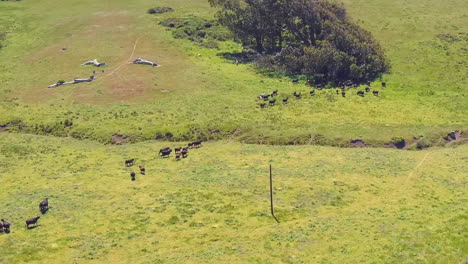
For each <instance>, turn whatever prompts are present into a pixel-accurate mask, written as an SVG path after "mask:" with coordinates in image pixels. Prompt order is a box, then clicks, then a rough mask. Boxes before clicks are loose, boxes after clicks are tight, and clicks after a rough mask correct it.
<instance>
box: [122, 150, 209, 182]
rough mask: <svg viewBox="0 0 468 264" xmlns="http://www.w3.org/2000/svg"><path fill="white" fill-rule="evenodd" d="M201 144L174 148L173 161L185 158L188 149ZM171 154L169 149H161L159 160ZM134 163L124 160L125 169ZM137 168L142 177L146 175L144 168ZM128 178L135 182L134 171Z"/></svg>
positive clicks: (132, 160) (131, 160)
mask: <svg viewBox="0 0 468 264" xmlns="http://www.w3.org/2000/svg"><path fill="white" fill-rule="evenodd" d="M201 144H202V142H201V141H194V142H191V143H188V145H187V147H177V148H174V152H175V160H176V161H179V160H181V159H185V158H187V157H188V153H189V149H193V148H199V147H201ZM171 153H172V149H171V148H170V147H167V148H162V149H160V150H159V156H160V157H161V158H169V157H170V156H171ZM134 163H135V159H129V160H125V167H131V166H133V165H134ZM138 167H139V169H140V173H141V174H142V175H146V169H145V168H144V167H142V166H138ZM130 177H131V179H132V181H135V180H136V173H135V172H134V171H132V172H130Z"/></svg>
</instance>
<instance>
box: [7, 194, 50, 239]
mask: <svg viewBox="0 0 468 264" xmlns="http://www.w3.org/2000/svg"><path fill="white" fill-rule="evenodd" d="M39 210H40V211H41V213H42V214H45V213H47V211H49V198H45V199H44V200H43V201H42V202H40V203H39ZM39 218H41V217H40V216H36V217H33V218H31V219H28V220H26V228H27V229H32V228H35V227H36V226H37V221H39ZM10 228H11V223H10V222H8V221H7V220H5V219H1V223H0V233H3V232H5V233H6V234H9V233H10Z"/></svg>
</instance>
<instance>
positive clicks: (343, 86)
mask: <svg viewBox="0 0 468 264" xmlns="http://www.w3.org/2000/svg"><path fill="white" fill-rule="evenodd" d="M292 81H293V83H298V82H299V80H298V79H293V80H292ZM307 83H308V84H309V85H312V83H313V82H312V81H311V80H307ZM366 85H367V86H366V88H365V89H364V91H362V90H359V91H357V92H356V94H357V95H359V96H361V97H364V96H365V95H366V93H369V92H370V91H371V83H370V82H367V83H366ZM339 86H340V89H336V94H337V95H339V94H340V90H341V96H342V97H345V98H346V92H347V91H348V90H349V89H351V88H354V89H356V88H357V87H358V86H359V84H357V83H353V82H352V81H346V82H341V83H339ZM315 87H316V90H322V89H323V85H320V84H318V85H315ZM385 87H387V83H385V82H382V88H385ZM316 90H315V89H312V90H311V91H310V92H309V94H310V96H315V95H316V92H315V91H316ZM372 94H373V95H374V96H379V91H378V90H373V91H372ZM277 95H278V90H274V91H273V92H271V94H265V93H263V94H260V95H259V96H258V97H257V98H258V99H260V100H263V101H265V103H260V104H259V106H260V108H265V107H266V105H267V103H266V101H268V104H269V105H270V106H274V105H275V104H276V99H275V97H276V96H277ZM293 96H294V97H295V98H296V99H302V94H301V93H298V92H296V91H295V92H294V93H293ZM282 101H283V104H287V103H288V101H289V97H286V98H283V99H282Z"/></svg>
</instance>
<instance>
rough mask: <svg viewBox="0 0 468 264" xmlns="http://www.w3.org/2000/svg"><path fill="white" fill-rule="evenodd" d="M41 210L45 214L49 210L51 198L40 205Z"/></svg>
mask: <svg viewBox="0 0 468 264" xmlns="http://www.w3.org/2000/svg"><path fill="white" fill-rule="evenodd" d="M39 209H40V210H41V213H43V214H45V213H46V212H47V211H48V210H49V198H45V199H44V200H43V201H42V202H40V203H39Z"/></svg>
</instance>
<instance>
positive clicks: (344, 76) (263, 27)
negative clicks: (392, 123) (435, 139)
mask: <svg viewBox="0 0 468 264" xmlns="http://www.w3.org/2000/svg"><path fill="white" fill-rule="evenodd" d="M208 1H209V3H210V4H211V6H213V7H216V8H219V11H218V13H217V18H218V19H219V21H220V23H221V24H223V25H224V26H226V27H227V28H228V29H229V30H230V31H231V32H232V33H233V34H234V36H235V38H236V39H237V40H238V41H240V42H241V43H242V45H243V46H244V48H245V49H249V50H254V51H256V52H257V54H260V55H259V56H258V57H257V59H256V60H255V64H256V65H257V66H258V67H259V68H260V69H262V70H265V71H270V72H280V73H283V74H287V75H306V76H308V77H309V78H311V79H314V80H315V81H317V82H330V81H332V82H339V81H343V80H353V81H357V82H363V81H367V80H370V79H373V78H375V77H377V76H379V75H380V74H381V73H383V72H385V71H387V70H388V69H389V64H388V61H387V59H386V58H385V55H384V52H383V50H382V48H381V46H380V45H379V43H378V42H377V41H376V40H375V39H374V38H373V37H372V35H371V33H370V32H368V31H366V30H364V29H362V28H360V27H359V26H358V25H356V24H354V23H352V22H351V21H350V19H349V18H348V16H347V13H346V9H345V8H344V6H343V5H342V4H340V3H336V2H329V1H326V0H208Z"/></svg>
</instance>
